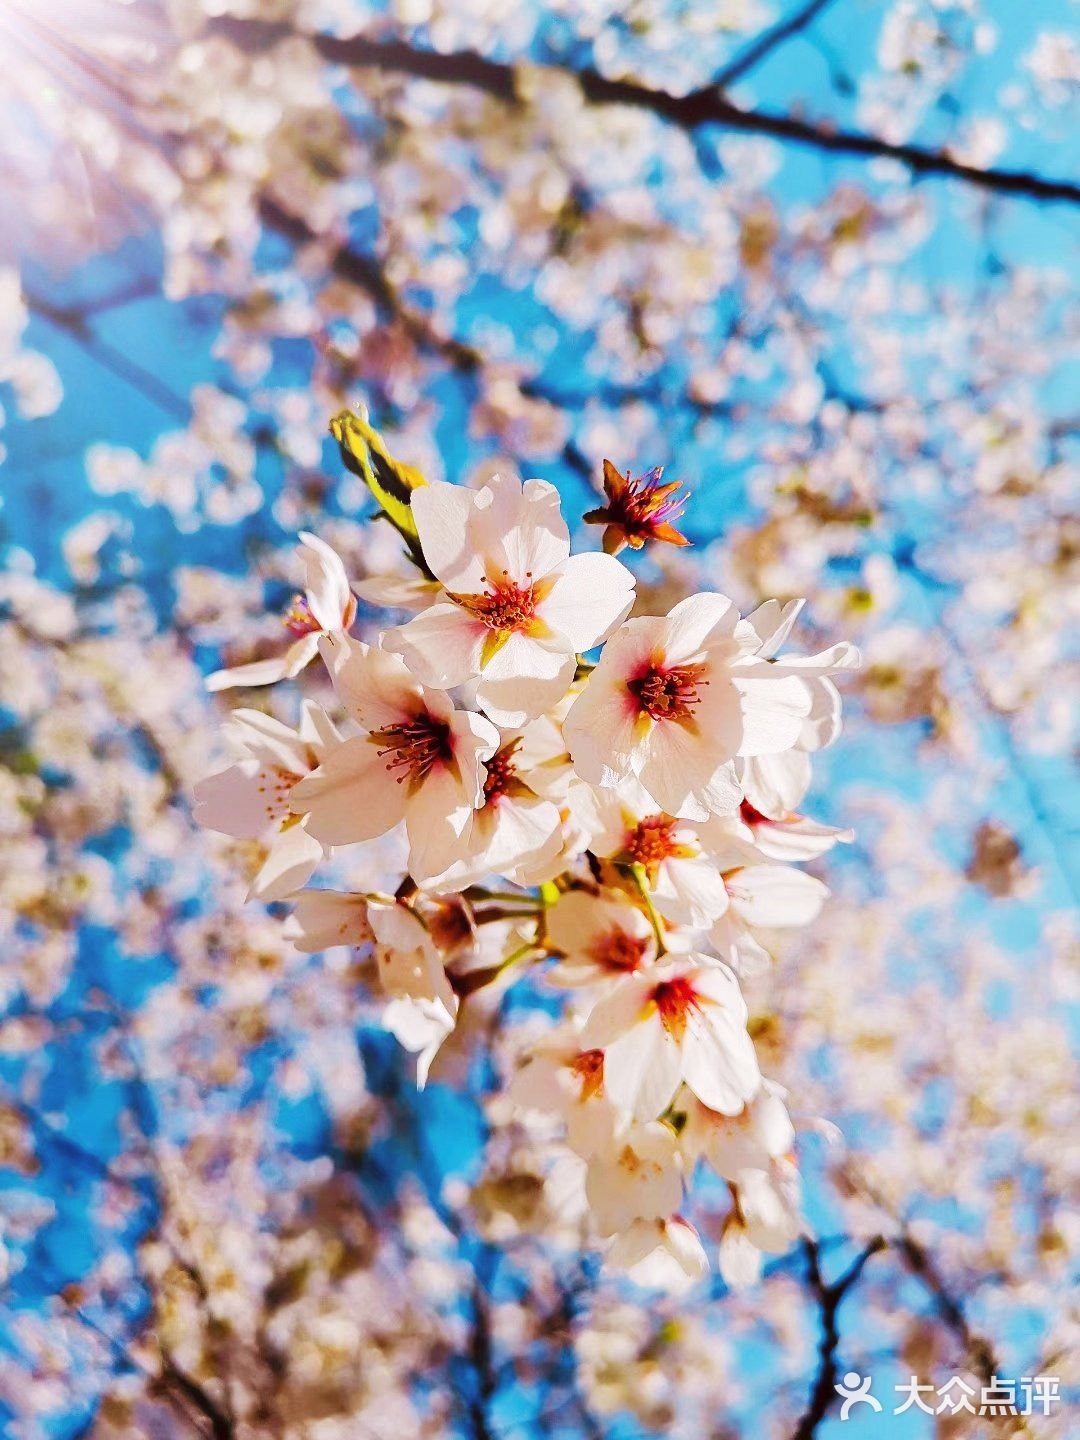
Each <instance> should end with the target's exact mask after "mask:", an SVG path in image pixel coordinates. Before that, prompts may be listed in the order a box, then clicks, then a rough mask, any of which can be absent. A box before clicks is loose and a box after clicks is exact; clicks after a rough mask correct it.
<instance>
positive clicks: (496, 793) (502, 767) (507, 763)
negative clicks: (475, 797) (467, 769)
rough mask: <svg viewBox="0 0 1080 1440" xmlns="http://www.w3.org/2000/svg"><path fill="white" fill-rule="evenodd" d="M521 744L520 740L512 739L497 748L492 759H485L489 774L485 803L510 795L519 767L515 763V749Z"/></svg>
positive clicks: (485, 788)
mask: <svg viewBox="0 0 1080 1440" xmlns="http://www.w3.org/2000/svg"><path fill="white" fill-rule="evenodd" d="M520 744H521V741H520V740H511V741H510V744H509V745H504V746H503V748H502V749H501V750H497V751H496V752H495V754H494V755H493V756H492V757H491V759H490V760H485V761H484V768H485V770H486V771H487V776H486V778H485V780H484V804H485V805H492V804H494V802H495V801H496V800H501V799H502V797H503V796H504V795H509V794H510V793H511V791H512V790H513V789H514V788H515V786H516V784H517V767H516V766H515V764H514V751H515V750H516V749H517V747H518V746H519V745H520Z"/></svg>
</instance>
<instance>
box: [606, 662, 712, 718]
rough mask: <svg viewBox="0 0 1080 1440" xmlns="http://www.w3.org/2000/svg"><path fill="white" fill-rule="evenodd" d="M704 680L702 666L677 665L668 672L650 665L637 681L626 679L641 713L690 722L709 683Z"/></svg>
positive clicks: (653, 716) (627, 686) (652, 716)
mask: <svg viewBox="0 0 1080 1440" xmlns="http://www.w3.org/2000/svg"><path fill="white" fill-rule="evenodd" d="M704 677H705V666H704V665H676V666H675V667H674V668H673V669H671V670H665V669H663V668H661V667H660V666H658V665H650V666H649V668H648V669H647V670H646V671H645V672H644V674H642V675H639V676H638V677H637V679H635V680H628V681H627V682H626V688H627V689H628V690H629V691H630V693H631V695H633V696H634V698H635V699H636V700H637V702H638V706H639V708H640V710H641V711H642V713H643V714H645V715H648V716H650V717H651V718H652V719H653V720H689V719H690V718H691V717H692V716H693V713H694V711H695V710H696V709H697V707H698V705H700V704H701V699H702V697H701V693H700V692H701V690H702V689H704V687H705V686H706V685H708V683H709V682H708V680H706V679H705V678H704Z"/></svg>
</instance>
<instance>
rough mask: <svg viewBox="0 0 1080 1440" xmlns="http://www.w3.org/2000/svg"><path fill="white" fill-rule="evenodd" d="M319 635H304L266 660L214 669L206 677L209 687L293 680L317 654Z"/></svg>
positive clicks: (229, 688)
mask: <svg viewBox="0 0 1080 1440" xmlns="http://www.w3.org/2000/svg"><path fill="white" fill-rule="evenodd" d="M318 650H319V637H318V635H315V634H311V635H302V636H301V637H300V639H299V640H296V641H294V643H293V644H292V645H290V646H289V648H288V649H287V650H286V651H285V652H284V654H282V655H275V656H273V657H271V658H268V659H266V660H252V662H251V663H250V665H234V666H233V667H232V668H231V669H229V670H215V671H213V673H212V674H210V675H208V676H207V677H206V688H207V690H231V689H234V688H235V687H236V686H239V685H245V686H249V687H253V686H256V685H273V684H275V683H276V682H277V681H278V680H291V679H292V677H293V676H294V675H299V673H300V671H301V670H303V668H304V666H305V665H310V663H311V662H312V660H314V658H315V656H316V655H317V654H318Z"/></svg>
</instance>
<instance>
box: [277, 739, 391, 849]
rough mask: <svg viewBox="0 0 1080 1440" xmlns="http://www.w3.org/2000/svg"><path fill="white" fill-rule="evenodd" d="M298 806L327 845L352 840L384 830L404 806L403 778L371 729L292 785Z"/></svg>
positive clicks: (371, 835) (366, 837)
mask: <svg viewBox="0 0 1080 1440" xmlns="http://www.w3.org/2000/svg"><path fill="white" fill-rule="evenodd" d="M291 798H292V806H293V810H294V811H296V812H297V813H300V814H304V813H306V814H307V817H308V818H307V828H308V830H309V831H310V833H311V834H312V835H314V836H315V837H316V838H317V839H319V840H321V841H323V843H324V844H327V845H349V844H351V843H353V842H354V841H358V840H372V839H374V838H375V837H376V836H377V835H385V834H386V832H387V831H388V830H392V829H393V828H394V826H395V825H396V824H397V823H398V822H399V821H400V820H401V818H402V816H403V814H404V812H405V786H404V785H400V784H398V781H397V779H396V778H395V776H394V775H393V774H392V773H391V772H390V771H389V770H388V769H387V768H386V761H385V759H384V758H383V757H382V756H380V755H379V751H378V745H377V744H376V743H375V742H373V741H372V740H370V739H369V738H368V737H367V736H366V735H357V736H354V737H353V738H352V739H351V740H346V741H345V742H344V743H343V744H342V745H341V746H339V748H338V749H337V750H333V751H331V753H330V754H329V755H327V757H326V759H325V760H324V761H323V763H322V765H320V767H319V769H318V770H316V771H315V772H314V774H312V775H309V776H308V777H307V778H306V779H304V780H301V781H300V783H299V784H298V785H296V786H294V787H293V791H292V797H291Z"/></svg>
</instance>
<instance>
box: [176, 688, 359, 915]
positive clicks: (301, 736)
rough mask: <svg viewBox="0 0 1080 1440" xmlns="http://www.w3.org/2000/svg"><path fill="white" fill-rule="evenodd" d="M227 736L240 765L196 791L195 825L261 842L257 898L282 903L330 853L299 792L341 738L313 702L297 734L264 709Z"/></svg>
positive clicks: (234, 721) (231, 726) (238, 717)
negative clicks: (262, 856)
mask: <svg viewBox="0 0 1080 1440" xmlns="http://www.w3.org/2000/svg"><path fill="white" fill-rule="evenodd" d="M224 735H225V740H226V742H227V744H228V745H229V748H230V749H231V750H232V751H233V753H234V755H235V756H236V760H235V763H234V764H232V765H230V766H229V767H228V769H226V770H220V771H218V772H217V773H215V774H213V775H208V776H207V777H206V779H205V780H201V781H200V782H199V784H198V785H196V787H195V791H194V798H195V818H196V820H197V821H198V822H199V824H200V825H205V826H206V827H207V828H208V829H210V830H219V831H221V832H222V833H223V834H225V835H234V836H236V837H237V838H238V839H251V840H261V841H262V842H263V844H264V845H266V847H267V856H266V859H265V860H264V861H263V864H262V866H261V867H260V869H259V871H258V873H257V874H256V876H255V878H254V880H253V881H252V882H251V894H252V895H253V896H258V897H259V899H261V900H281V899H283V898H284V897H285V896H286V895H291V894H292V892H293V891H294V890H299V889H300V887H301V886H302V885H303V884H304V883H305V881H306V880H308V878H309V877H310V876H311V874H312V872H313V871H314V869H315V866H316V865H317V864H318V863H319V861H320V860H321V859H322V858H323V854H324V850H325V847H324V845H323V843H322V841H320V840H319V839H318V838H317V837H316V836H315V835H314V834H313V833H312V832H311V831H310V830H309V828H308V817H307V814H306V811H305V810H304V808H303V806H301V805H298V804H297V802H296V791H297V787H298V786H299V785H301V784H302V783H303V782H304V780H305V779H306V778H307V776H309V775H310V774H312V772H313V771H314V770H315V769H316V768H317V767H318V766H319V765H320V764H321V763H322V762H323V761H324V760H325V759H326V758H327V757H328V756H330V755H332V754H334V753H335V751H336V750H337V748H338V747H339V745H340V744H341V738H340V736H339V735H338V732H337V730H336V729H335V727H334V725H333V723H332V722H331V720H330V719H329V717H328V716H327V715H326V714H325V713H324V712H323V711H322V710H321V709H320V708H319V706H318V705H316V704H314V703H313V702H311V701H306V702H305V703H304V706H303V709H302V712H301V718H300V726H299V728H298V729H296V730H293V729H290V727H289V726H288V725H283V724H282V723H281V721H280V720H275V719H274V718H273V717H272V716H270V715H264V714H263V713H262V712H261V711H259V710H234V711H233V713H232V715H231V716H230V717H229V720H228V722H227V723H226V725H225V728H224Z"/></svg>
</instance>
